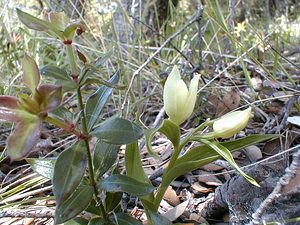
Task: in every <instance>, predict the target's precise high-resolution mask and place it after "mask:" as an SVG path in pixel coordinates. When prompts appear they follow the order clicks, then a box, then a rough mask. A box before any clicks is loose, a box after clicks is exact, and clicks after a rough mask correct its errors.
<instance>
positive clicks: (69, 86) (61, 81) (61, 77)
mask: <svg viewBox="0 0 300 225" xmlns="http://www.w3.org/2000/svg"><path fill="white" fill-rule="evenodd" d="M40 72H41V75H42V76H46V77H49V78H54V79H56V81H57V82H56V83H57V85H60V86H62V87H63V92H67V91H71V90H74V89H76V88H77V84H76V83H75V82H73V81H72V80H71V78H70V76H69V75H68V73H67V72H66V71H65V70H62V69H60V68H59V67H57V66H51V65H49V66H44V67H43V68H42V69H41V70H40Z"/></svg>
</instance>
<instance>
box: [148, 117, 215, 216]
mask: <svg viewBox="0 0 300 225" xmlns="http://www.w3.org/2000/svg"><path fill="white" fill-rule="evenodd" d="M212 123H213V121H210V120H209V119H208V120H206V121H205V122H204V123H202V124H201V125H200V126H198V127H197V128H195V129H194V130H192V131H191V132H190V133H189V134H188V136H187V137H185V138H184V139H183V140H182V141H181V143H180V145H179V146H174V152H173V154H172V156H171V159H170V162H169V165H168V166H167V168H166V170H165V172H164V175H165V174H167V172H168V171H169V170H170V169H171V168H172V167H173V166H174V165H175V164H176V160H177V159H178V156H179V154H180V152H181V150H182V149H183V148H184V146H185V145H186V144H187V143H188V142H189V141H191V138H193V135H194V134H195V133H197V132H199V131H201V130H203V129H204V128H205V127H207V126H210V125H212ZM179 138H180V137H179ZM164 175H163V177H162V183H161V185H160V186H159V188H158V191H157V194H156V196H155V200H154V207H155V210H158V207H159V204H160V202H161V200H162V198H163V197H164V194H165V192H166V190H167V188H168V186H169V184H164Z"/></svg>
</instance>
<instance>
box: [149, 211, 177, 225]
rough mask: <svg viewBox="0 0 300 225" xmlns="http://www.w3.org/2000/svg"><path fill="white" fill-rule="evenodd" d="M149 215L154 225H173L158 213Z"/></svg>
mask: <svg viewBox="0 0 300 225" xmlns="http://www.w3.org/2000/svg"><path fill="white" fill-rule="evenodd" d="M149 214H150V217H151V220H152V222H153V224H154V225H172V222H171V221H169V220H168V219H167V218H165V217H164V216H162V215H160V214H158V213H156V212H151V211H150V212H149Z"/></svg>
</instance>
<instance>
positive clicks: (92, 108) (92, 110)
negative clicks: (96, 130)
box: [85, 72, 119, 130]
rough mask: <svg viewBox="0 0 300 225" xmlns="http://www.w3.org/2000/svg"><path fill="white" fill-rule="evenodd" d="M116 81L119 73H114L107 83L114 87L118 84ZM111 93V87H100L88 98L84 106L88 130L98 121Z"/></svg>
mask: <svg viewBox="0 0 300 225" xmlns="http://www.w3.org/2000/svg"><path fill="white" fill-rule="evenodd" d="M118 81H119V72H116V73H115V74H114V75H113V77H112V78H111V79H110V80H109V81H108V82H109V83H111V84H113V85H115V84H117V83H118ZM111 93H112V88H111V87H107V86H101V87H99V89H98V90H97V91H96V92H95V93H94V94H93V95H91V96H90V97H89V98H88V100H87V103H86V105H85V115H86V118H87V121H88V128H89V130H90V129H92V128H93V127H94V125H95V123H96V122H97V120H98V119H99V116H100V114H101V112H102V109H103V107H104V105H105V103H106V102H107V100H108V98H109V96H110V95H111Z"/></svg>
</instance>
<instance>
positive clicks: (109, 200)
mask: <svg viewBox="0 0 300 225" xmlns="http://www.w3.org/2000/svg"><path fill="white" fill-rule="evenodd" d="M122 196H123V193H122V192H114V193H113V192H106V194H105V210H106V211H107V212H112V211H114V210H116V208H118V207H120V202H121V200H122Z"/></svg>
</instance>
